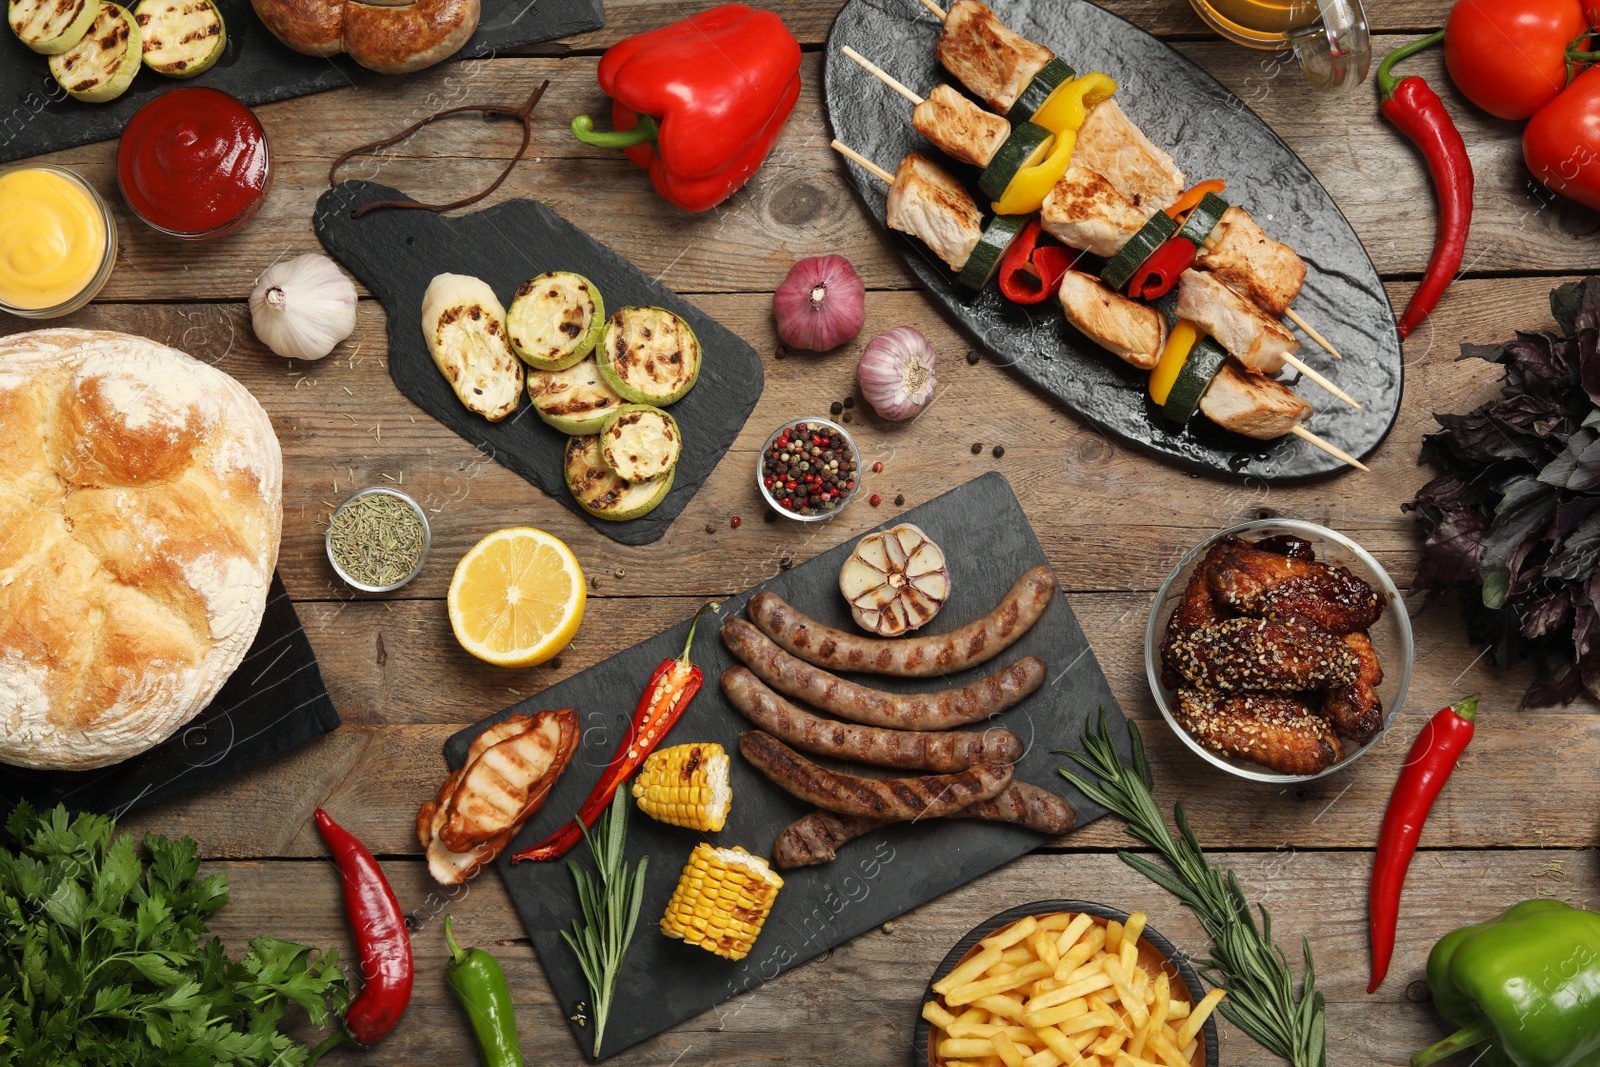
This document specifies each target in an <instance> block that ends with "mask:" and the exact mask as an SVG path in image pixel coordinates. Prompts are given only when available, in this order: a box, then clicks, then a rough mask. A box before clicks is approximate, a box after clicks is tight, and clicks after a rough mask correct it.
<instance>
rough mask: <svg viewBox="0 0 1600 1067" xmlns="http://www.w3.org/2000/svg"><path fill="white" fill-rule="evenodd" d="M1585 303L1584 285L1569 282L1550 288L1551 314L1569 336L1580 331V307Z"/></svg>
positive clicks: (1562, 330)
mask: <svg viewBox="0 0 1600 1067" xmlns="http://www.w3.org/2000/svg"><path fill="white" fill-rule="evenodd" d="M1582 303H1583V286H1581V285H1579V284H1578V283H1577V282H1567V283H1565V284H1563V285H1558V286H1556V287H1555V288H1554V289H1552V290H1550V314H1551V315H1552V316H1553V317H1554V318H1555V320H1556V325H1557V326H1560V327H1561V332H1562V333H1563V334H1565V335H1566V336H1568V337H1571V336H1572V335H1573V334H1575V333H1577V332H1578V308H1579V306H1580V305H1581V304H1582Z"/></svg>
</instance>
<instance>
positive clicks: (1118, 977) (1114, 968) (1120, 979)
mask: <svg viewBox="0 0 1600 1067" xmlns="http://www.w3.org/2000/svg"><path fill="white" fill-rule="evenodd" d="M1105 968H1106V977H1108V978H1110V979H1111V985H1112V987H1113V988H1115V989H1116V991H1117V996H1118V997H1119V998H1120V999H1121V1000H1122V1006H1123V1008H1124V1009H1126V1011H1127V1012H1128V1017H1129V1018H1131V1019H1132V1020H1133V1025H1134V1026H1143V1025H1144V1024H1145V1023H1146V1022H1148V1021H1149V1019H1150V1012H1149V1011H1148V1010H1147V1009H1146V1008H1145V1006H1144V1001H1143V1000H1142V999H1140V998H1139V997H1137V996H1135V995H1134V992H1133V987H1132V985H1131V984H1130V983H1129V981H1128V972H1127V971H1125V970H1123V968H1122V961H1120V960H1118V959H1116V958H1115V957H1110V956H1108V957H1107V958H1106V962H1105Z"/></svg>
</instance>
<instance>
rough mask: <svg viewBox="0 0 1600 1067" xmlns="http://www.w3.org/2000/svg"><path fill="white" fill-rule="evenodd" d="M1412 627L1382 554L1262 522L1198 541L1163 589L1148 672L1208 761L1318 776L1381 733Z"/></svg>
mask: <svg viewBox="0 0 1600 1067" xmlns="http://www.w3.org/2000/svg"><path fill="white" fill-rule="evenodd" d="M1411 662H1412V643H1411V620H1410V619H1409V618H1408V617H1407V615H1406V610H1405V605H1404V603H1403V602H1402V601H1401V597H1400V593H1399V590H1397V589H1396V588H1395V584H1394V582H1393V581H1392V580H1391V579H1390V578H1389V574H1388V572H1387V571H1385V570H1384V569H1383V567H1382V565H1381V564H1379V563H1378V561H1377V560H1375V559H1373V558H1372V556H1371V555H1370V554H1369V553H1368V552H1367V551H1366V550H1365V549H1363V548H1362V547H1361V546H1360V545H1358V544H1356V543H1355V542H1354V541H1352V540H1350V539H1349V538H1348V537H1345V536H1344V535H1343V534H1340V533H1337V532H1335V531H1333V530H1330V529H1328V528H1327V527H1325V526H1318V525H1316V524H1315V523H1310V522H1300V521H1297V520H1292V519H1263V520H1261V521H1258V522H1247V523H1243V524H1241V525H1238V526H1234V527H1231V528H1229V529H1226V530H1223V531H1222V532H1220V533H1218V534H1215V535H1214V536H1212V537H1210V538H1208V539H1207V540H1206V541H1205V542H1203V543H1201V544H1199V545H1197V546H1195V547H1194V548H1193V549H1191V550H1190V551H1189V552H1188V554H1187V555H1185V556H1184V557H1183V559H1181V560H1180V561H1179V562H1178V565H1177V566H1176V567H1174V568H1173V570H1172V573H1171V574H1169V575H1168V576H1167V580H1166V582H1165V583H1164V584H1163V585H1162V586H1161V590H1160V592H1159V593H1157V594H1156V602H1155V606H1154V607H1153V608H1152V609H1151V612H1150V622H1149V625H1148V626H1147V627H1146V628H1145V671H1146V673H1148V675H1149V677H1150V690H1151V692H1153V693H1154V694H1155V698H1156V704H1157V705H1158V706H1159V707H1160V708H1161V714H1162V715H1163V716H1165V717H1166V720H1167V722H1168V723H1170V724H1171V726H1172V728H1173V730H1174V731H1176V732H1177V734H1178V736H1179V737H1180V738H1182V739H1183V741H1184V743H1185V744H1187V745H1188V746H1189V747H1190V748H1191V749H1193V750H1194V751H1195V752H1196V753H1197V754H1198V755H1199V756H1200V757H1201V758H1202V759H1204V760H1206V761H1207V762H1209V763H1212V764H1214V765H1215V766H1217V767H1220V768H1221V769H1223V770H1225V771H1227V772H1228V773H1229V774H1233V775H1237V776H1239V777H1241V778H1250V779H1254V780H1256V781H1262V782H1284V781H1305V780H1308V779H1312V778H1320V777H1322V776H1323V775H1326V774H1332V773H1333V772H1335V771H1337V770H1339V769H1341V768H1343V767H1345V766H1347V765H1348V764H1350V763H1352V762H1354V761H1355V760H1356V759H1357V758H1358V757H1359V756H1360V755H1361V753H1363V752H1365V751H1366V750H1367V749H1368V748H1369V747H1371V745H1372V744H1373V742H1374V741H1376V740H1377V739H1378V737H1379V736H1380V735H1381V734H1382V733H1383V731H1384V730H1385V729H1387V728H1388V725H1389V723H1390V722H1391V721H1393V719H1394V715H1395V712H1396V711H1397V710H1399V707H1400V705H1401V703H1402V702H1403V701H1404V700H1405V695H1406V687H1407V686H1408V685H1409V683H1410V681H1411Z"/></svg>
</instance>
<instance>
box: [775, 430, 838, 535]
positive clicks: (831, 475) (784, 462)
mask: <svg viewBox="0 0 1600 1067" xmlns="http://www.w3.org/2000/svg"><path fill="white" fill-rule="evenodd" d="M761 484H762V485H763V486H765V487H766V490H767V492H768V493H770V494H771V496H772V499H773V501H774V502H776V503H777V505H778V506H779V507H781V508H783V510H785V511H788V512H791V513H793V514H795V515H822V514H826V513H827V512H831V511H836V510H838V508H839V506H840V505H841V504H843V503H844V502H845V501H846V500H848V499H849V498H850V493H851V490H853V489H854V488H855V486H856V457H855V453H854V452H853V451H852V450H851V448H850V446H849V444H848V443H846V441H845V440H844V438H843V437H842V436H841V435H840V433H839V431H837V430H835V429H834V428H833V427H831V426H827V425H823V424H820V423H808V422H797V423H795V424H794V425H793V426H790V427H787V428H785V429H784V430H783V431H782V432H780V433H779V434H778V436H777V437H775V438H773V441H772V443H771V444H770V445H768V446H767V452H766V455H764V456H763V457H762V458H761Z"/></svg>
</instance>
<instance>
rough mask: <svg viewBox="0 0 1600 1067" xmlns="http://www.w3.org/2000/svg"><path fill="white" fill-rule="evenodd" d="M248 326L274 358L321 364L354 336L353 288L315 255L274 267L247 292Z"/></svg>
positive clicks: (328, 260) (329, 264)
mask: <svg viewBox="0 0 1600 1067" xmlns="http://www.w3.org/2000/svg"><path fill="white" fill-rule="evenodd" d="M250 324H251V325H252V326H254V327H255V331H256V336H257V337H259V338H261V343H262V344H264V345H266V346H267V347H268V348H270V349H272V350H273V351H274V352H276V353H277V354H278V355H280V356H286V357H287V358H289V359H321V358H322V357H323V356H325V355H327V354H328V353H329V352H332V351H333V347H334V345H337V344H338V343H339V342H340V341H343V340H344V339H345V338H346V337H349V336H350V334H351V333H353V332H354V331H355V328H356V287H355V284H354V283H353V282H351V281H350V279H349V278H346V277H345V276H344V272H343V271H341V270H340V269H339V268H338V267H337V266H336V265H335V264H334V262H333V260H331V259H329V258H328V257H327V256H324V255H322V254H320V253H317V252H308V253H307V254H305V255H303V256H296V257H295V258H294V259H290V260H285V261H283V262H281V263H274V264H273V265H272V266H270V267H268V268H267V269H266V270H264V271H262V272H261V277H259V278H257V279H256V287H255V289H254V290H253V291H252V292H251V293H250Z"/></svg>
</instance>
